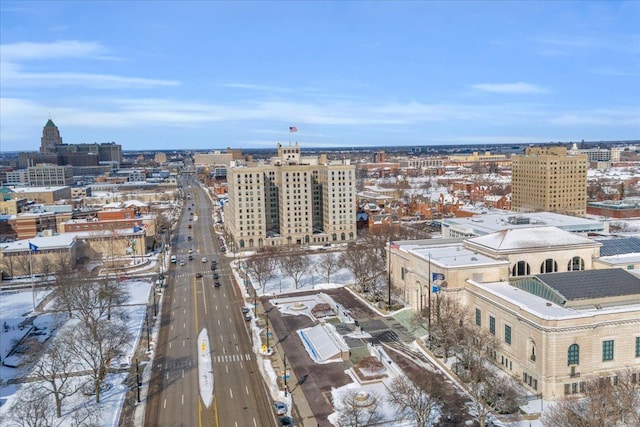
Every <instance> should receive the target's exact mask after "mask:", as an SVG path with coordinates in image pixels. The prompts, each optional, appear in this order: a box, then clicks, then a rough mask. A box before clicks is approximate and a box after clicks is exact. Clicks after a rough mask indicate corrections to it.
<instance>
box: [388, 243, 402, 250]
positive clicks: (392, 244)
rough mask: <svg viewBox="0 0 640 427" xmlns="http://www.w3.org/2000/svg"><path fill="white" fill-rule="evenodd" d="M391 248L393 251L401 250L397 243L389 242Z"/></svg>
mask: <svg viewBox="0 0 640 427" xmlns="http://www.w3.org/2000/svg"><path fill="white" fill-rule="evenodd" d="M389 247H390V248H391V249H400V245H398V244H397V243H393V242H389Z"/></svg>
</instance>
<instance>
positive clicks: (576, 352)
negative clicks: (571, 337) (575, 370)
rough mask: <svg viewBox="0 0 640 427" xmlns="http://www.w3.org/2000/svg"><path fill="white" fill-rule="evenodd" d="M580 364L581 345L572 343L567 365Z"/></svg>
mask: <svg viewBox="0 0 640 427" xmlns="http://www.w3.org/2000/svg"><path fill="white" fill-rule="evenodd" d="M579 364H580V346H579V345H578V344H571V345H570V346H569V351H568V352H567V365H579Z"/></svg>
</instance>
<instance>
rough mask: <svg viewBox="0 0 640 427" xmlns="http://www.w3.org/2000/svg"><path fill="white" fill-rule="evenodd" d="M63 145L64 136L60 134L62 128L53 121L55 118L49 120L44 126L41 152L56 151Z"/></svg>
mask: <svg viewBox="0 0 640 427" xmlns="http://www.w3.org/2000/svg"><path fill="white" fill-rule="evenodd" d="M60 145H62V137H61V136H60V130H59V129H58V126H56V125H55V123H53V120H51V119H49V120H47V123H46V124H45V125H44V128H42V137H41V138H40V152H41V153H43V154H46V153H49V154H51V153H53V154H55V153H56V149H57V147H58V146H60Z"/></svg>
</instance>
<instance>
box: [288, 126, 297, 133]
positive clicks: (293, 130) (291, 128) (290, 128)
mask: <svg viewBox="0 0 640 427" xmlns="http://www.w3.org/2000/svg"><path fill="white" fill-rule="evenodd" d="M289 132H298V128H297V127H295V126H289Z"/></svg>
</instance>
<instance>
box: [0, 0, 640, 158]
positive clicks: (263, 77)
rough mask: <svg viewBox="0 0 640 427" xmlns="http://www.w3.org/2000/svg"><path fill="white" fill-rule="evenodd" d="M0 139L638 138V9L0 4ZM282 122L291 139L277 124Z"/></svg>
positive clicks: (208, 143) (5, 147)
mask: <svg viewBox="0 0 640 427" xmlns="http://www.w3.org/2000/svg"><path fill="white" fill-rule="evenodd" d="M0 12H1V13H0V24H1V25H0V38H1V40H2V44H1V45H0V71H1V72H0V85H1V88H2V91H1V92H2V93H1V99H0V122H1V123H2V126H1V127H0V150H1V151H3V152H7V151H36V150H38V147H39V145H40V136H41V132H42V126H44V124H45V123H46V120H47V119H48V118H49V117H51V118H52V119H53V121H54V122H55V123H56V125H57V126H58V127H59V128H60V132H61V135H62V137H63V138H64V141H65V143H67V144H77V143H88V142H109V141H115V142H117V143H118V144H121V145H122V146H123V147H124V148H125V150H132V149H149V150H152V149H165V150H166V149H171V148H177V149H182V148H192V149H206V148H212V149H219V148H225V147H228V146H234V147H240V148H270V147H273V145H274V142H276V141H277V142H283V143H287V141H299V142H300V144H301V145H303V146H304V147H332V146H333V147H335V146H345V147H352V146H371V147H373V146H393V145H402V146H412V145H418V146H425V145H443V144H444V145H446V144H451V145H454V144H495V143H513V144H522V143H533V142H549V141H580V140H587V141H590V140H592V141H593V140H596V141H597V140H631V139H639V138H640V101H638V100H639V99H640V31H639V30H638V26H637V22H638V20H639V19H640V2H635V1H627V2H624V1H612V2H604V1H602V2H597V1H593V2H393V3H391V2H239V3H236V2H181V3H178V2H116V3H109V2H91V3H89V4H87V3H83V2H74V1H64V2H60V1H53V2H35V1H34V2H30V1H27V2H11V1H3V2H2V3H1V4H0ZM291 126H295V128H296V129H297V130H298V131H297V132H295V133H292V132H289V130H290V127H291Z"/></svg>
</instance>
